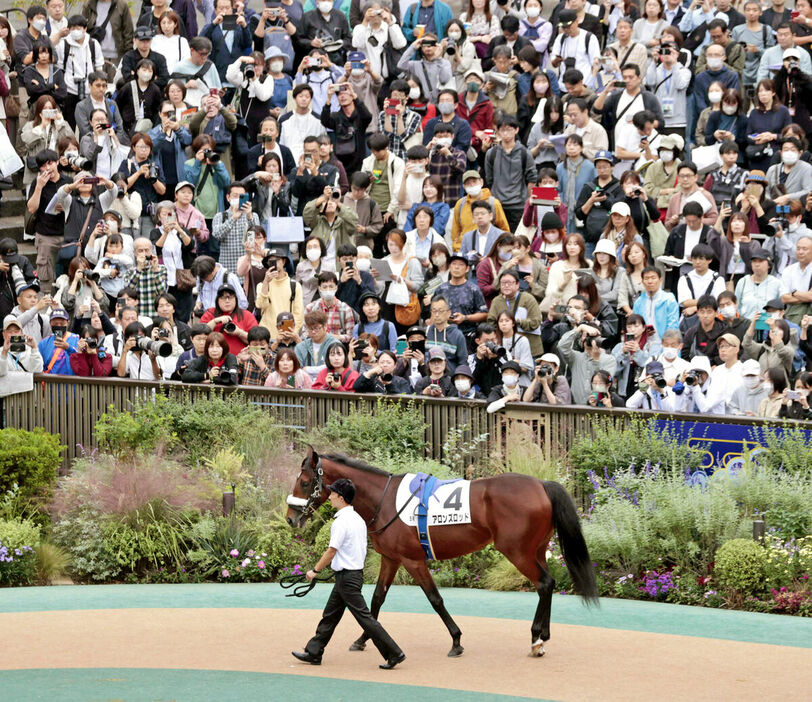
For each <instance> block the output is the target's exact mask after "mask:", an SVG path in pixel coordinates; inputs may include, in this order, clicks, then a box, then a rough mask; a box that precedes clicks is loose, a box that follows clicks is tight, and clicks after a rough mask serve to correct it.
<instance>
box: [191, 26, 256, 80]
mask: <svg viewBox="0 0 812 702" xmlns="http://www.w3.org/2000/svg"><path fill="white" fill-rule="evenodd" d="M200 36H202V37H206V39H208V40H210V41H211V46H212V48H211V56H210V57H209V58H210V59H211V60H212V61H213V62H214V65H215V66H216V67H217V73H218V74H219V76H220V80H221V81H222V83H223V84H224V85H225V83H226V70H227V69H228V67H229V66H230V65H231V64H232V63H234V62H235V61H236V60H237V59H238V58H240V56H246V55H247V54H248V53H249V52H250V51H251V47H252V46H253V38H252V37H251V32H250V31H249V29H248V27H247V26H245V27H240V26H239V25H237V29H236V30H235V31H234V41H233V43H232V44H231V51H229V49H228V46H227V45H226V37H225V34H224V33H223V30H222V29H221V27H220V25H219V24H207V25H206V26H205V27H203V31H202V32H200Z"/></svg>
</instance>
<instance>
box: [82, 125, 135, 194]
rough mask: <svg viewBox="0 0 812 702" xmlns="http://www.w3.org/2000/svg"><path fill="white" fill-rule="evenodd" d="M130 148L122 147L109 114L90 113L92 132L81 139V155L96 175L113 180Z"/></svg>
mask: <svg viewBox="0 0 812 702" xmlns="http://www.w3.org/2000/svg"><path fill="white" fill-rule="evenodd" d="M128 151H129V148H128V147H126V146H122V145H121V143H120V141H119V138H118V134H117V133H116V130H115V129H114V127H113V125H112V124H111V123H110V122H108V121H107V112H106V110H102V109H94V110H93V112H91V113H90V132H89V133H88V134H85V135H84V136H83V137H81V141H80V142H79V155H80V156H81V157H82V158H86V159H88V161H90V164H89V165H88V166H86V167H87V168H88V170H90V171H92V172H93V173H95V175H98V176H103V177H105V178H111V179H112V178H113V176H115V175H117V174H118V169H119V167H120V166H121V162H122V161H123V160H124V159H125V158H126V157H127V153H128Z"/></svg>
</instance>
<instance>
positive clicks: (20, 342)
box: [8, 334, 25, 353]
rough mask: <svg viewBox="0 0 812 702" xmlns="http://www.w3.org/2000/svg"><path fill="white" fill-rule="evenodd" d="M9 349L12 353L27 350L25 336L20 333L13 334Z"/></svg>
mask: <svg viewBox="0 0 812 702" xmlns="http://www.w3.org/2000/svg"><path fill="white" fill-rule="evenodd" d="M8 350H9V351H10V352H11V353H22V352H23V351H25V337H24V336H20V335H19V334H15V335H14V336H12V337H11V341H10V346H9V349H8Z"/></svg>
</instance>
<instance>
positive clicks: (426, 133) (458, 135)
mask: <svg viewBox="0 0 812 702" xmlns="http://www.w3.org/2000/svg"><path fill="white" fill-rule="evenodd" d="M442 119H443V118H442V116H440V115H437V117H433V118H432V119H430V120H429V121H428V122H426V126H425V127H423V146H425V145H426V144H428V143H429V142H430V141H431V140H432V139H433V138H434V126H435V125H436V124H438V123H439V122H441V121H442ZM451 126H452V127H454V141H452V142H451V148H452V149H460V151H468V147H469V146H471V125H470V124H469V123H468V121H467V120H464V119H463V118H462V117H459V116H458V115H454V117H453V118H452V120H451ZM435 229H437V227H435ZM407 231H408V230H407ZM437 231H440V230H439V229H437Z"/></svg>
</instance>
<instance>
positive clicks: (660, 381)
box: [651, 373, 668, 390]
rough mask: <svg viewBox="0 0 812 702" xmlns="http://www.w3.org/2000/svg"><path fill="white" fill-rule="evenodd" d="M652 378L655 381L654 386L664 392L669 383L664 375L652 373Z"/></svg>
mask: <svg viewBox="0 0 812 702" xmlns="http://www.w3.org/2000/svg"><path fill="white" fill-rule="evenodd" d="M651 377H652V378H653V379H654V384H655V385H656V386H657V387H658V388H659V389H660V390H664V389H665V387H666V385H668V383H667V382H666V379H665V377H664V376H663V374H662V373H652V374H651Z"/></svg>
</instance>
